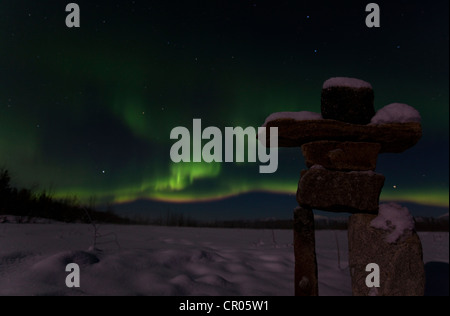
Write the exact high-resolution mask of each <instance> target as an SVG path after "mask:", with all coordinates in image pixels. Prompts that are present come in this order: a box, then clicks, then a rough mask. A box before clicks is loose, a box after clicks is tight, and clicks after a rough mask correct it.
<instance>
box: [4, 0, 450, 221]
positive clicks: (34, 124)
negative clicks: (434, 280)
mask: <svg viewBox="0 0 450 316" xmlns="http://www.w3.org/2000/svg"><path fill="white" fill-rule="evenodd" d="M75 2H76V3H77V4H79V6H80V9H81V27H80V28H71V29H69V28H67V27H66V25H65V18H66V15H67V14H68V13H66V12H65V6H66V5H67V3H69V2H68V1H67V3H66V2H65V1H48V0H42V1H31V0H29V1H25V0H2V1H1V2H0V45H1V48H0V166H1V167H5V168H7V169H9V170H10V172H11V173H12V175H13V180H14V183H15V184H16V185H18V186H25V187H30V188H35V189H40V190H42V189H45V190H48V191H50V192H51V193H52V194H53V195H54V196H56V197H66V196H74V195H76V196H78V197H79V198H80V199H81V200H82V201H88V200H89V199H90V198H92V197H95V199H96V201H97V203H99V204H106V203H113V204H123V203H130V202H135V201H151V202H158V203H160V202H161V203H167V204H168V205H171V204H178V205H179V204H183V205H189V204H190V203H199V202H202V201H204V202H205V203H206V202H207V201H215V202H214V203H216V204H215V205H217V203H219V204H220V201H227V202H226V205H227V208H236V209H237V208H238V205H233V203H232V202H230V201H239V199H238V200H235V199H233V198H235V197H237V196H242V195H243V194H253V193H258V195H257V197H258V198H257V199H256V198H255V199H254V201H253V202H254V203H252V205H253V208H252V207H249V208H248V209H247V210H243V212H249V214H250V213H251V214H254V216H257V212H258V209H261V208H263V207H264V205H266V206H267V205H272V204H273V203H272V202H271V203H268V201H269V200H270V201H273V199H274V196H279V195H285V196H290V197H291V198H292V199H293V202H294V204H295V198H294V193H295V191H296V188H297V182H298V179H299V174H300V171H301V170H302V169H304V168H305V164H304V160H303V158H302V155H301V151H300V149H299V148H289V149H281V150H280V153H279V154H280V156H279V168H278V171H277V172H276V173H274V174H259V172H258V168H259V163H248V162H247V163H223V164H219V163H212V164H208V163H183V164H175V163H173V162H172V161H171V160H170V156H169V153H170V147H171V146H172V144H173V143H174V141H173V140H171V139H170V137H169V136H170V131H171V130H172V129H173V128H174V127H176V126H185V127H187V128H189V129H192V120H193V119H194V118H200V119H202V124H203V126H204V127H206V126H217V127H219V128H221V129H223V128H224V127H226V126H242V127H247V126H253V127H258V126H260V125H262V123H263V122H264V120H265V118H266V117H267V116H268V115H269V114H271V113H272V112H278V111H314V112H320V95H321V88H322V84H323V82H324V81H325V80H326V79H328V78H330V77H335V76H346V77H356V78H360V79H363V80H366V81H368V82H370V83H371V84H372V86H373V88H374V91H375V108H376V110H378V109H380V108H381V107H383V106H385V105H387V104H389V103H392V102H401V103H407V104H409V105H411V106H413V107H415V108H416V109H418V110H419V112H420V113H421V115H422V124H423V132H424V135H423V138H422V140H421V141H420V142H419V143H418V145H416V146H415V147H414V148H412V149H409V150H408V151H406V152H405V153H403V154H383V155H381V156H380V157H379V161H378V167H377V171H378V172H381V173H383V174H384V175H385V176H386V183H385V187H384V189H383V193H382V196H381V198H382V200H396V201H403V202H407V203H410V202H414V203H419V204H421V205H430V206H440V207H447V208H448V202H449V185H448V175H449V170H448V162H449V139H448V134H449V130H448V126H449V121H448V119H449V111H448V109H449V93H448V84H449V82H448V81H449V63H448V54H449V47H448V45H449V37H448V29H449V25H448V9H449V8H448V6H449V3H448V1H447V0H435V1H433V2H432V5H431V4H430V3H429V2H425V1H401V0H396V1H377V3H378V4H379V5H380V9H381V27H380V28H367V27H366V25H365V18H366V16H367V14H368V13H366V12H365V6H366V4H367V3H369V1H367V3H366V2H364V1H345V2H342V1H330V0H327V1H324V0H318V1H264V2H263V1H257V0H251V1H250V0H245V1H183V2H181V1H138V0H136V1H117V0H110V1H75ZM274 194H276V195H274ZM225 198H232V199H231V200H230V199H228V200H226V199H225ZM266 198H267V200H266ZM224 199H225V200H224ZM224 203H225V202H224ZM235 204H238V202H235ZM275 204H276V203H275ZM191 205H192V204H191ZM224 205H225V204H224ZM277 211H278V210H274V212H273V214H277ZM291 211H292V209H288V210H287V213H285V214H288V215H289V214H290V212H291ZM269 213H270V212H269Z"/></svg>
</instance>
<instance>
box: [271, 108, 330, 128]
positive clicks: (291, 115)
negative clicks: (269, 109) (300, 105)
mask: <svg viewBox="0 0 450 316" xmlns="http://www.w3.org/2000/svg"><path fill="white" fill-rule="evenodd" d="M279 119H291V120H296V121H307V120H321V119H322V114H320V113H316V112H309V111H300V112H276V113H272V114H270V115H269V116H268V117H267V118H266V121H265V122H264V125H263V127H265V126H267V124H268V123H269V122H271V121H275V120H279Z"/></svg>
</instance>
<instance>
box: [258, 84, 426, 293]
mask: <svg viewBox="0 0 450 316" xmlns="http://www.w3.org/2000/svg"><path fill="white" fill-rule="evenodd" d="M321 103H322V107H321V112H322V117H323V119H322V120H305V121H295V120H292V119H289V118H284V119H277V120H274V121H270V122H268V123H267V124H266V127H268V128H269V127H278V135H279V136H278V137H279V139H278V146H280V147H297V146H300V147H301V149H302V152H303V155H304V157H305V162H306V165H307V167H308V168H309V169H308V170H304V171H302V173H301V178H300V181H299V184H298V191H297V201H298V203H299V205H300V207H299V208H297V209H296V210H295V212H294V250H295V258H296V265H295V270H296V271H295V294H296V295H302V296H306V295H318V277H317V263H316V254H315V240H314V221H313V212H312V210H313V209H318V210H324V211H331V212H349V213H353V214H354V215H352V216H351V218H350V221H349V265H350V271H351V276H352V289H353V294H354V295H371V294H374V291H371V289H369V288H368V287H367V286H366V284H365V282H364V281H365V276H367V274H368V272H367V271H365V267H366V266H367V265H368V264H369V263H377V264H379V265H380V270H382V271H383V273H382V277H384V278H385V280H381V288H379V289H376V294H378V295H423V291H424V288H423V284H424V269H423V262H422V260H421V257H420V256H421V251H422V248H421V245H420V240H419V238H418V236H417V234H416V233H413V235H412V236H411V238H409V239H407V240H402V241H400V242H398V243H396V244H393V245H392V244H389V243H387V242H386V241H385V240H384V239H383V238H381V237H380V236H382V235H383V232H380V231H378V230H376V229H375V228H371V227H369V226H370V220H373V219H374V218H375V217H376V214H377V212H378V208H379V197H380V193H381V190H382V187H383V185H384V180H385V178H384V176H383V175H381V174H379V173H375V169H376V163H377V157H378V154H380V153H400V152H403V151H404V150H406V149H408V148H410V147H412V146H413V145H415V144H416V143H417V142H418V140H419V139H420V138H421V135H422V128H421V125H420V123H418V122H394V123H385V124H369V123H370V122H371V119H372V117H373V116H374V115H375V110H374V92H373V89H372V86H371V85H370V84H369V83H367V82H364V81H362V80H358V79H353V78H332V79H330V80H327V81H326V82H325V83H324V86H323V90H322V102H321ZM268 142H269V140H268ZM269 145H270V143H269ZM405 249H406V251H405ZM411 249H413V251H412V252H413V255H412V256H411V257H413V259H412V260H413V262H412V261H411V260H405V258H406V257H407V256H408V253H411V251H409V250H411ZM366 261H367V262H366ZM411 265H413V266H414V268H413V269H411ZM398 271H414V274H415V275H409V280H411V279H413V280H416V282H414V281H413V282H412V283H411V282H409V283H408V282H407V286H405V284H401V280H402V279H404V277H408V272H405V273H406V274H405V273H401V274H399V272H398ZM399 275H401V277H399ZM411 288H414V290H411Z"/></svg>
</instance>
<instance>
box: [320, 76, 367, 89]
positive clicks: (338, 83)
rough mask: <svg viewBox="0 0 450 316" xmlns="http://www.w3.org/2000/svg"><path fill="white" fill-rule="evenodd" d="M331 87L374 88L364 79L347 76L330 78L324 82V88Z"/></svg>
mask: <svg viewBox="0 0 450 316" xmlns="http://www.w3.org/2000/svg"><path fill="white" fill-rule="evenodd" d="M331 87H349V88H354V89H360V88H368V89H372V85H371V84H370V83H368V82H366V81H364V80H361V79H356V78H347V77H335V78H330V79H328V80H327V81H325V82H324V84H323V89H328V88H331Z"/></svg>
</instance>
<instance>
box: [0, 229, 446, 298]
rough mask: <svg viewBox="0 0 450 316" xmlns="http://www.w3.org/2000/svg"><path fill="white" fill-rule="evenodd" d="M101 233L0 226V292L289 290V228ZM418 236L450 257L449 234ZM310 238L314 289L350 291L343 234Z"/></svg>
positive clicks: (429, 257) (432, 251) (432, 252)
mask: <svg viewBox="0 0 450 316" xmlns="http://www.w3.org/2000/svg"><path fill="white" fill-rule="evenodd" d="M99 233H100V234H109V235H107V236H105V237H101V238H99V239H98V241H99V242H100V244H99V245H98V248H99V249H100V250H101V251H89V250H88V249H89V248H90V246H91V245H92V242H93V238H92V235H93V228H92V226H89V225H83V224H0V295H200V296H202V295H213V296H216V295H269V296H273V295H293V275H294V273H293V271H294V255H293V247H292V232H291V231H288V230H275V231H272V230H249V229H217V228H214V229H212V228H211V229H209V228H174V227H153V226H114V225H105V226H102V227H100V230H99ZM110 233H114V234H110ZM419 235H420V238H421V240H422V244H423V248H424V261H425V263H427V262H431V261H435V262H436V261H437V262H446V263H448V262H449V236H448V233H420V234H419ZM116 239H117V242H116V241H115V240H116ZM316 239H317V240H316V243H317V245H316V247H317V252H318V254H317V255H318V264H319V279H320V287H319V291H320V295H351V285H350V276H349V270H348V261H347V256H348V250H347V232H346V231H336V232H334V231H318V232H317V233H316ZM336 242H337V243H336ZM337 244H338V245H339V249H340V261H341V262H340V263H339V262H338V251H337ZM71 262H75V263H78V264H79V265H80V269H81V287H80V288H78V289H69V288H67V287H66V286H65V279H66V276H67V274H68V273H67V272H65V267H66V265H67V264H68V263H71Z"/></svg>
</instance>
